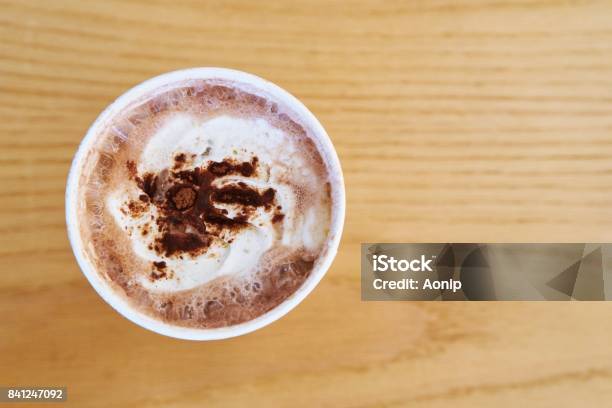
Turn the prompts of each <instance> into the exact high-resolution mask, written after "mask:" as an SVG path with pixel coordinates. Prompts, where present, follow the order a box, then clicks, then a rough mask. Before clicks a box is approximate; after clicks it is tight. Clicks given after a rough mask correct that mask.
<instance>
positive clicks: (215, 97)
mask: <svg viewBox="0 0 612 408" xmlns="http://www.w3.org/2000/svg"><path fill="white" fill-rule="evenodd" d="M97 129H98V132H97V134H96V135H95V140H94V141H93V142H92V143H91V145H90V146H88V148H87V151H86V152H85V153H84V157H83V160H81V163H82V164H81V166H80V168H79V169H78V170H77V174H78V180H77V184H76V188H75V189H76V190H75V192H74V194H76V202H77V203H78V204H77V208H76V217H77V222H78V234H79V235H80V237H79V238H80V240H81V241H82V242H83V252H84V253H83V255H84V256H85V257H86V258H87V259H88V260H89V262H90V263H91V264H92V265H93V267H94V269H95V270H96V272H97V273H98V274H99V276H100V277H101V278H102V279H103V280H104V281H105V282H106V283H107V284H108V285H109V286H110V287H111V288H112V290H113V291H114V292H115V293H117V294H119V295H120V296H121V297H123V298H124V299H125V300H126V301H127V302H128V303H129V304H130V306H131V307H132V308H134V309H136V310H138V311H139V312H141V313H144V314H146V315H147V316H149V317H152V318H154V319H156V320H160V321H162V322H165V323H168V324H171V325H176V326H182V327H192V328H218V327H225V326H231V325H235V324H239V323H243V322H246V321H249V320H251V319H254V318H256V317H258V316H260V315H262V314H264V313H266V312H268V311H270V310H271V309H273V308H275V307H276V306H278V305H279V304H281V303H282V302H283V301H284V300H285V299H287V298H288V297H290V296H291V295H292V294H293V293H294V292H295V291H296V290H298V288H299V287H300V286H301V285H302V284H303V283H304V281H305V280H306V279H307V278H308V277H309V274H310V273H311V271H312V270H313V268H315V267H316V265H317V262H318V261H319V260H320V259H321V258H322V257H323V256H324V255H325V253H326V251H327V248H328V245H327V244H328V242H329V241H330V238H331V236H332V233H333V231H331V225H332V218H333V217H334V211H336V210H335V208H336V206H337V204H338V203H335V200H336V199H335V197H337V196H338V194H337V192H336V191H334V189H335V188H337V187H336V184H334V182H333V181H332V180H331V179H332V176H331V174H332V172H331V171H330V168H329V163H328V157H327V156H326V153H325V151H324V149H322V148H321V146H320V143H319V141H318V139H317V138H316V137H314V136H313V134H312V130H311V129H309V127H308V125H307V123H306V122H304V121H302V120H301V119H300V117H299V115H296V114H295V113H294V112H293V111H292V110H291V107H290V106H286V104H284V103H283V102H281V101H279V100H277V99H276V98H275V97H274V96H273V95H271V94H268V93H266V92H265V91H263V90H261V89H258V88H256V87H253V86H252V85H250V84H246V83H241V82H238V81H230V80H227V79H220V78H219V79H215V78H211V79H184V80H180V81H176V82H173V83H169V84H165V85H163V86H160V87H157V88H155V89H151V90H150V91H149V92H147V93H145V94H143V95H141V96H140V97H139V98H136V99H135V100H133V101H131V102H130V103H129V104H127V105H126V106H124V107H122V109H120V110H118V111H115V112H112V114H110V115H107V117H106V119H105V121H104V123H101V124H99V126H98V127H97Z"/></svg>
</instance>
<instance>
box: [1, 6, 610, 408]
mask: <svg viewBox="0 0 612 408" xmlns="http://www.w3.org/2000/svg"><path fill="white" fill-rule="evenodd" d="M0 21H1V23H0V134H1V141H0V179H1V190H0V316H1V317H0V385H22V386H24V385H47V386H52V385H58V386H62V385H64V386H67V387H68V395H69V403H68V404H65V405H62V406H75V407H85V406H97V407H111V406H112V407H115V406H126V407H127V406H130V407H141V406H142V407H145V406H146V407H186V406H194V407H204V406H205V407H209V406H287V407H293V406H308V407H310V406H317V407H318V406H324V407H344V406H347V407H348V406H350V407H375V406H392V407H395V406H415V407H448V406H452V407H473V406H483V407H492V406H502V407H506V406H508V407H515V406H529V407H532V406H533V407H551V406H564V407H566V406H572V407H587V406H609V405H610V404H612V402H610V401H612V303H571V304H570V303H555V302H542V303H529V302H524V303H520V302H517V303H509V302H499V303H433V302H430V303H425V302H423V303H412V302H405V303H401V302H382V303H377V302H369V303H366V302H361V301H360V286H359V285H360V281H359V256H358V254H359V244H360V243H361V242H376V241H386V242H402V241H406V242H431V241H433V242H487V241H490V242H529V241H534V242H538V241H541V242H584V241H587V242H588V241H593V242H597V241H599V242H605V241H612V191H611V190H612V2H611V1H591V2H589V1H569V0H567V1H561V0H558V1H555V0H511V1H506V0H500V1H494V0H490V1H468V0H457V1H451V0H431V1H424V0H419V1H405V2H399V1H358V2H340V1H338V2H336V1H321V0H317V1H304V2H265V3H264V2H255V1H248V0H241V1H226V2H219V1H214V2H213V1H209V2H205V1H196V0H189V1H169V0H168V1H162V0H105V1H97V2H87V1H82V0H74V1H59V0H53V1H25V0H14V1H6V0H0ZM193 66H223V67H231V68H236V69H241V70H245V71H249V72H252V73H254V74H257V75H260V76H262V77H264V78H267V79H269V80H272V81H273V82H275V83H277V84H279V85H280V86H282V87H284V88H285V89H287V90H289V91H290V92H292V93H293V94H294V95H296V96H297V97H299V98H300V99H301V100H302V101H303V102H304V103H305V104H306V105H307V106H308V107H309V108H310V109H311V110H312V111H313V112H314V113H315V115H317V117H318V118H319V119H320V120H321V122H322V123H323V125H324V126H325V127H326V128H327V130H328V132H329V134H330V136H331V138H332V140H333V142H334V144H335V146H336V148H337V151H338V154H339V156H340V159H341V162H342V165H343V168H344V172H345V178H346V189H347V201H348V202H347V205H348V207H347V217H346V226H345V233H344V236H343V240H342V244H341V248H340V251H339V254H338V256H337V258H336V261H335V262H334V264H333V266H332V268H331V270H330V271H329V273H328V274H327V276H326V277H325V279H324V280H323V281H322V282H321V284H320V285H319V287H318V288H317V289H316V290H315V291H314V292H313V293H312V294H311V295H310V296H309V297H308V298H307V299H306V300H305V301H304V302H303V303H302V304H301V305H300V306H299V307H298V308H297V309H295V310H294V311H293V312H291V313H290V314H289V315H287V316H286V317H284V318H283V319H281V320H280V321H278V322H276V323H274V324H273V325H271V326H269V327H267V328H265V329H263V330H260V331H258V332H256V333H253V334H250V335H247V336H244V337H240V338H236V339H232V340H227V341H217V342H203V343H197V342H187V341H179V340H174V339H170V338H166V337H162V336H160V335H156V334H153V333H150V332H147V331H145V330H144V329H141V328H139V327H137V326H135V325H133V324H132V323H130V322H128V321H127V320H125V319H124V318H122V317H121V316H119V315H118V314H117V313H115V312H114V311H113V310H112V309H111V308H110V307H109V306H107V305H106V303H104V302H103V301H102V300H101V299H100V298H99V297H98V296H97V295H96V293H95V292H94V291H93V289H92V288H91V287H90V286H89V284H88V283H87V281H86V280H85V278H84V277H83V276H82V275H81V273H80V271H79V269H78V267H77V265H76V263H75V261H74V258H73V256H72V253H71V251H70V247H69V244H68V241H67V238H66V232H65V225H64V187H65V179H66V175H67V171H68V167H69V164H70V161H71V158H72V155H73V154H74V152H75V150H76V148H77V145H78V143H79V141H80V139H81V137H82V136H83V135H84V133H85V131H86V130H87V128H88V126H89V125H90V123H91V122H92V121H93V120H94V119H95V118H96V116H97V115H98V113H100V112H101V111H102V109H104V107H105V106H106V105H108V104H109V103H110V102H111V101H112V100H113V99H114V98H115V97H117V96H118V95H120V94H121V93H122V92H124V91H125V90H126V89H128V88H129V87H131V86H133V85H134V84H136V83H138V82H140V81H142V80H144V79H147V78H149V77H152V76H154V75H157V74H159V73H162V72H166V71H170V70H174V69H178V68H184V67H193Z"/></svg>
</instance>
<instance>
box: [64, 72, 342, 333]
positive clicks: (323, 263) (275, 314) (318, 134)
mask: <svg viewBox="0 0 612 408" xmlns="http://www.w3.org/2000/svg"><path fill="white" fill-rule="evenodd" d="M213 78H217V79H222V80H229V81H234V82H238V83H242V84H247V85H248V86H249V87H250V88H252V89H255V90H259V91H261V92H263V93H266V94H268V95H269V96H271V97H272V98H274V99H276V100H277V101H278V102H280V103H281V104H282V105H285V106H287V107H288V108H289V110H290V111H292V112H293V113H294V114H295V115H296V116H297V119H299V121H301V122H302V123H303V124H304V125H306V127H307V128H308V129H309V130H310V132H311V135H312V137H313V138H315V139H316V140H317V141H318V146H319V149H320V150H321V153H322V154H323V156H324V159H325V160H326V162H327V165H328V170H329V173H330V179H331V183H332V192H333V194H334V195H333V201H334V208H333V211H332V220H331V226H330V236H329V238H328V243H327V248H326V250H325V251H324V252H323V255H322V256H321V257H320V258H319V259H318V261H317V263H315V266H314V268H313V270H312V271H311V273H310V276H309V277H308V278H307V279H306V281H305V282H304V283H303V284H302V286H300V287H299V288H298V289H297V290H296V291H295V292H294V293H293V294H292V295H291V296H289V297H288V298H287V299H286V300H285V301H284V302H282V303H281V304H279V305H278V306H276V307H275V308H274V309H272V310H270V311H269V312H267V313H265V314H263V315H261V316H259V317H257V318H255V319H253V320H250V321H247V322H244V323H241V324H237V325H233V326H228V327H222V328H216V329H198V328H187V327H180V326H176V325H172V324H168V323H164V322H162V321H160V320H157V319H154V318H153V317H150V316H148V315H146V314H144V313H142V312H140V311H139V310H137V309H136V308H134V307H132V306H131V305H130V304H129V302H128V300H127V299H126V298H125V296H123V295H121V294H119V293H117V292H116V290H113V288H112V287H111V286H110V285H109V283H108V282H107V281H106V280H105V279H103V278H102V277H101V276H100V274H99V273H98V272H97V271H96V270H95V268H94V266H93V264H92V263H91V261H90V260H89V258H88V256H87V254H86V252H85V251H84V243H83V241H82V238H81V234H80V233H79V222H80V220H79V219H78V216H77V214H78V212H77V209H78V208H79V206H81V205H83V202H82V201H79V186H78V184H77V183H78V180H79V179H80V173H81V170H82V167H83V160H84V158H85V157H86V156H87V155H86V153H87V152H88V151H89V149H90V148H91V146H92V144H93V142H94V141H95V140H94V139H95V138H96V136H97V135H98V134H99V133H100V130H102V129H103V128H104V126H105V125H106V123H107V122H108V121H109V120H110V119H112V118H113V117H114V116H115V115H116V114H117V113H118V112H121V111H122V110H123V109H125V107H126V106H128V105H129V104H130V103H131V102H133V101H135V100H137V99H139V98H140V97H141V96H143V95H145V94H147V93H148V92H150V91H151V90H154V89H157V88H159V87H162V86H164V85H167V84H171V83H174V82H178V81H183V80H189V79H213ZM345 206H346V204H345V194H344V181H343V177H342V169H341V168H340V162H339V160H338V156H337V154H336V151H335V149H334V146H333V145H332V142H331V140H330V139H329V137H328V136H327V133H326V132H325V129H323V126H321V124H320V123H319V121H318V120H317V119H316V118H315V116H314V115H313V114H312V113H311V112H310V111H309V110H308V109H307V108H306V107H305V106H304V105H303V104H302V103H301V102H300V101H299V100H297V99H296V98H295V97H294V96H292V95H291V94H289V93H288V92H287V91H285V90H283V89H282V88H280V87H278V86H276V85H274V84H273V83H271V82H268V81H266V80H264V79H262V78H259V77H257V76H254V75H251V74H247V73H245V72H240V71H235V70H231V69H225V68H192V69H185V70H180V71H173V72H169V73H166V74H163V75H160V76H157V77H155V78H152V79H149V80H148V81H145V82H143V83H141V84H139V85H137V86H135V87H134V88H132V89H130V90H129V91H127V92H126V93H124V94H123V95H121V96H120V97H119V98H117V100H115V101H114V102H113V103H112V104H111V105H110V106H109V107H107V108H106V109H105V110H104V112H102V113H101V114H100V116H98V118H97V119H96V121H95V122H94V123H93V125H92V126H91V127H90V128H89V131H88V132H87V134H86V135H85V137H84V138H83V140H82V141H81V144H80V146H79V149H78V151H77V153H76V155H75V157H74V159H73V161H72V166H71V168H70V172H69V174H68V182H67V186H66V223H67V226H68V238H69V240H70V244H71V245H72V250H73V252H74V255H75V257H76V259H77V262H78V264H79V266H80V268H81V270H82V271H83V274H84V275H85V277H86V278H87V279H88V280H89V282H90V283H91V285H92V286H93V287H94V289H95V290H96V291H97V292H98V294H99V295H100V296H101V297H102V298H103V299H104V300H105V301H106V302H107V303H108V304H109V305H111V306H112V307H113V308H114V309H115V310H117V311H118V312H119V313H121V314H122V315H123V316H125V317H126V318H127V319H129V320H131V321H132V322H134V323H136V324H138V325H139V326H142V327H144V328H145V329H149V330H152V331H154V332H156V333H160V334H163V335H166V336H170V337H176V338H180V339H188V340H216V339H224V338H229V337H235V336H240V335H243V334H246V333H250V332H252V331H254V330H257V329H260V328H262V327H264V326H267V325H268V324H270V323H272V322H274V321H275V320H277V319H280V318H281V317H282V316H284V315H285V314H287V313H288V312H289V311H290V310H291V309H293V308H294V307H296V306H297V305H298V304H299V303H300V302H301V301H302V300H304V298H305V297H306V296H308V294H309V293H310V292H311V291H312V290H313V289H314V288H315V286H316V285H317V284H318V283H319V281H320V280H321V278H323V275H325V273H326V272H327V270H328V269H329V267H330V265H331V263H332V261H333V259H334V257H335V255H336V252H337V250H338V245H339V243H340V237H341V235H342V228H343V225H344V212H345Z"/></svg>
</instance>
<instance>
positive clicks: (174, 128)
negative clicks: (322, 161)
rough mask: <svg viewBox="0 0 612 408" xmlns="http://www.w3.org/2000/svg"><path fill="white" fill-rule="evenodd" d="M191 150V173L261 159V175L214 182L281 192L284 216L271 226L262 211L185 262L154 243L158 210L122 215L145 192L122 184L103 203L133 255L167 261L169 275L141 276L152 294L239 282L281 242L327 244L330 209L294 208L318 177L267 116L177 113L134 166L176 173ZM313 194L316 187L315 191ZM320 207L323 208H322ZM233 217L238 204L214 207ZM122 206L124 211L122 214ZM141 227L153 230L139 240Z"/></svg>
mask: <svg viewBox="0 0 612 408" xmlns="http://www.w3.org/2000/svg"><path fill="white" fill-rule="evenodd" d="M180 153H186V154H187V155H189V156H190V157H192V161H191V162H190V163H189V165H188V166H187V168H195V167H205V166H206V165H207V164H208V163H209V162H211V161H219V162H220V161H222V160H224V159H227V158H232V159H235V160H236V161H239V162H242V161H244V162H248V161H249V160H251V158H252V157H257V158H258V159H259V171H258V172H257V174H256V177H242V176H240V175H236V174H232V175H227V176H224V177H221V178H219V179H217V180H216V181H215V185H216V186H218V187H221V186H224V185H227V184H232V183H233V184H235V183H237V182H244V183H245V184H247V185H249V186H254V187H258V188H261V189H266V188H273V189H274V190H276V197H275V199H276V202H277V204H278V205H279V206H281V207H282V212H283V213H284V214H285V217H284V218H283V220H282V221H281V222H279V223H276V224H275V223H273V222H272V214H270V213H269V212H266V211H264V210H263V209H261V208H259V209H257V210H256V211H255V213H254V216H252V217H250V218H249V224H250V225H249V226H248V227H247V228H244V229H242V230H240V231H238V232H236V234H235V236H233V237H232V239H231V240H230V242H227V241H223V240H216V241H214V242H213V243H212V244H211V246H210V247H209V248H208V249H207V250H206V251H205V252H204V253H203V254H200V255H197V256H191V255H187V254H186V255H185V256H183V257H182V259H180V258H172V257H164V256H160V255H159V254H158V253H156V252H155V251H154V250H153V249H151V245H152V244H153V241H154V239H155V236H156V235H157V232H158V231H157V226H156V224H155V223H154V222H150V221H151V219H156V218H157V209H156V207H155V206H153V205H150V206H148V207H147V209H146V211H144V212H142V213H141V214H139V216H137V217H134V216H132V215H130V214H128V213H126V211H125V208H124V207H125V204H126V203H128V202H130V201H132V200H137V199H138V197H139V195H141V194H142V191H141V190H140V189H138V187H137V186H136V185H134V183H131V182H127V181H126V183H124V184H120V185H119V186H118V188H117V189H116V190H115V191H113V192H112V193H111V194H109V195H108V197H107V201H106V206H107V208H108V210H109V212H110V213H111V214H112V217H113V218H114V220H115V222H116V223H117V225H118V226H119V227H120V228H121V229H122V230H124V231H126V232H127V233H128V234H129V242H130V244H131V246H132V250H133V253H134V254H135V256H136V257H138V258H140V260H142V261H144V262H149V263H152V262H160V261H164V262H165V263H166V266H167V270H168V271H169V273H168V276H166V277H165V278H163V279H157V280H151V279H149V272H150V271H142V273H136V274H135V276H134V277H133V279H136V280H137V281H138V283H139V284H140V285H142V286H143V287H144V288H146V289H147V290H149V291H151V292H154V293H162V292H164V293H168V292H178V291H183V290H187V289H192V288H195V287H197V286H200V285H204V284H206V283H207V282H210V281H212V280H214V279H217V278H219V277H229V276H231V277H239V276H244V275H248V274H252V273H254V272H255V271H256V268H254V266H256V265H257V264H258V262H259V260H260V258H261V257H262V255H263V254H265V253H266V251H268V250H269V249H270V248H271V247H273V246H274V245H275V244H276V245H282V246H284V247H287V249H288V250H293V249H299V248H305V249H306V250H309V249H313V250H314V249H316V248H320V247H321V245H323V243H324V241H325V239H326V236H327V233H328V230H327V228H328V227H327V226H328V225H329V218H330V214H329V208H328V206H326V205H325V204H324V203H323V202H321V203H317V202H316V201H315V202H314V203H313V205H311V206H310V208H307V209H303V210H304V211H300V209H298V208H296V206H297V205H298V202H299V201H300V200H299V195H300V194H302V192H301V191H300V187H297V186H302V187H303V186H308V185H309V184H312V183H314V182H315V181H313V180H316V177H314V176H315V175H314V173H313V170H312V168H311V167H310V166H309V165H308V162H307V159H306V157H305V156H304V152H303V149H300V146H298V145H297V142H296V139H295V138H294V137H291V136H289V135H287V134H286V133H285V132H284V131H283V130H282V129H279V128H278V127H275V126H273V125H272V124H270V123H269V122H268V121H267V120H265V119H263V118H243V117H238V116H231V115H227V114H224V115H221V116H216V117H212V118H211V117H201V116H195V115H193V114H191V113H185V112H182V113H173V114H172V115H169V116H168V117H167V118H165V119H164V121H163V122H162V123H161V124H160V125H159V126H158V128H157V129H156V131H155V132H154V133H153V135H152V136H151V137H150V138H149V139H148V140H147V142H146V145H145V146H144V148H143V149H142V153H141V154H140V157H139V158H138V159H137V161H136V165H137V169H138V173H139V174H144V173H147V172H152V173H158V172H161V171H163V170H164V169H172V166H173V164H174V160H175V156H176V155H177V154H180ZM313 188H314V189H316V188H317V187H316V186H313ZM319 204H320V205H319ZM215 205H216V206H217V207H218V208H225V209H226V210H227V211H228V214H229V216H230V217H231V216H233V215H234V214H235V213H236V211H237V208H236V205H233V204H219V203H217V204H215ZM122 209H123V210H122ZM143 228H147V229H148V231H149V232H148V233H147V234H146V235H142V234H141V231H142V229H143Z"/></svg>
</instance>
